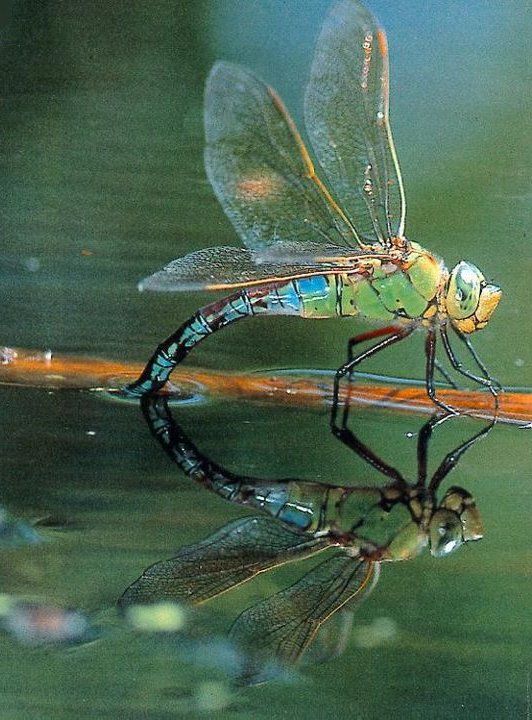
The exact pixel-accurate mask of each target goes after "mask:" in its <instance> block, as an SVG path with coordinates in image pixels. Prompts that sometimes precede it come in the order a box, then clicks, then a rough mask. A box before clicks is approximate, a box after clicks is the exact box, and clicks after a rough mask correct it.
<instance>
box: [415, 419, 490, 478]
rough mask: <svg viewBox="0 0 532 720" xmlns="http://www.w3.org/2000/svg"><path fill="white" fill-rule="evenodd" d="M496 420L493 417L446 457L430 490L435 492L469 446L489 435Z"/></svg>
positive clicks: (435, 474) (435, 475) (434, 476)
mask: <svg viewBox="0 0 532 720" xmlns="http://www.w3.org/2000/svg"><path fill="white" fill-rule="evenodd" d="M447 417H449V416H447ZM496 421H497V419H496V418H495V417H494V418H492V420H491V421H490V422H489V423H488V424H487V425H486V426H485V427H483V428H482V430H480V431H479V432H477V433H475V435H473V437H470V438H469V440H466V441H465V442H464V443H462V444H461V445H459V446H458V447H457V448H455V449H454V450H452V451H451V452H450V453H448V454H447V455H446V456H445V457H444V459H443V460H442V462H441V463H440V465H439V467H438V469H437V470H436V472H435V473H434V475H433V476H432V478H431V481H430V483H429V490H431V491H433V492H435V491H436V490H437V489H438V487H439V486H440V484H441V482H442V480H444V479H445V478H446V477H447V475H448V474H449V473H450V472H451V470H453V468H455V467H456V465H457V464H458V461H459V460H460V458H461V457H462V455H463V454H464V453H465V452H466V450H469V448H470V447H472V446H473V445H474V444H475V443H476V442H478V440H480V439H481V438H483V437H484V436H485V435H487V434H488V433H489V432H490V431H491V429H492V428H493V426H494V425H495V423H496Z"/></svg>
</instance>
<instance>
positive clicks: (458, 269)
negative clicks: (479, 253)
mask: <svg viewBox="0 0 532 720" xmlns="http://www.w3.org/2000/svg"><path fill="white" fill-rule="evenodd" d="M501 294H502V293H501V289H500V288H499V287H497V285H490V284H489V283H487V282H486V279H485V278H484V275H483V274H482V273H481V272H480V270H479V269H478V268H477V267H475V265H472V264H471V263H468V262H465V261H464V260H462V262H459V263H458V265H456V266H455V267H454V268H453V269H452V271H451V274H450V276H449V280H448V282H447V287H446V294H445V304H446V307H447V314H448V315H449V317H450V319H451V322H452V323H453V325H454V326H455V327H456V328H457V329H458V330H460V331H461V332H463V333H472V332H475V330H481V329H482V328H483V327H485V326H486V324H487V322H488V320H489V319H490V317H491V315H492V313H493V311H494V310H495V308H496V307H497V305H498V304H499V300H500V299H501Z"/></svg>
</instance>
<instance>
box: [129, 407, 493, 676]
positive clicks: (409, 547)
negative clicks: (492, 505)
mask: <svg viewBox="0 0 532 720" xmlns="http://www.w3.org/2000/svg"><path fill="white" fill-rule="evenodd" d="M141 405H142V409H143V413H144V416H145V418H146V421H147V423H148V426H149V428H150V430H151V432H152V434H153V436H154V437H155V438H156V440H157V441H158V443H159V444H160V445H161V447H162V448H163V450H164V451H165V452H166V453H167V454H168V456H169V457H170V459H171V460H172V461H173V462H174V463H176V464H177V465H178V466H179V468H181V470H182V471H183V472H184V474H185V475H186V476H187V477H189V478H190V479H191V480H193V481H194V482H196V483H198V484H199V485H200V486H201V487H202V488H204V489H206V490H208V491H211V492H214V493H215V494H217V495H218V496H220V497H222V498H223V499H225V500H227V501H229V502H231V503H235V504H237V505H240V506H243V507H245V508H250V509H252V510H255V511H259V512H260V513H261V515H260V516H251V517H244V518H240V519H238V520H235V521H233V522H231V523H229V524H228V525H225V526H224V527H223V528H221V529H220V530H218V531H217V532H215V533H214V534H213V535H211V536H210V537H208V538H206V539H205V540H203V541H201V542H199V543H197V544H195V545H191V546H188V547H184V548H182V549H181V550H180V551H179V552H178V554H177V555H176V556H175V557H173V558H171V559H168V560H164V561H162V562H157V563H155V564H154V565H152V566H151V567H149V568H147V569H146V570H145V571H144V572H143V573H142V575H141V576H140V577H139V578H138V579H137V580H136V581H135V582H134V583H132V584H131V585H130V586H129V587H128V588H127V590H126V591H125V592H124V594H123V595H122V597H121V598H120V600H119V605H120V607H121V608H122V609H125V608H127V607H129V606H130V605H136V604H143V603H152V602H158V601H176V602H183V603H191V604H199V603H203V602H205V601H207V600H209V599H211V598H213V597H215V596H217V595H220V594H221V593H224V592H226V591H228V590H231V589H232V588H234V587H236V586H238V585H241V584H242V583H244V582H246V581H248V580H250V579H251V578H253V577H255V576H257V575H258V574H260V573H263V572H266V571H268V570H271V569H273V568H275V567H278V566H281V565H284V564H286V563H291V562H294V561H298V560H302V559H304V558H308V557H312V556H316V555H320V554H321V553H323V552H325V551H330V550H331V549H332V550H333V552H332V554H330V553H329V554H328V555H329V556H328V557H327V558H326V559H324V560H322V561H321V562H320V563H319V564H318V565H316V566H315V567H314V568H313V569H311V570H310V571H308V572H307V573H306V574H305V575H304V576H303V577H302V578H301V579H300V580H298V581H297V582H296V583H295V584H293V585H292V586H290V587H289V588H286V589H284V590H281V591H280V592H278V593H276V594H274V595H272V596H271V597H269V598H267V599H266V600H264V601H262V602H259V603H258V604H257V605H255V606H253V607H251V608H249V609H247V610H245V611H244V612H243V613H242V614H241V615H240V616H239V617H238V619H237V620H236V621H235V623H234V624H233V626H232V628H231V630H230V638H231V639H232V641H233V642H234V643H235V645H236V646H238V647H241V648H242V649H243V650H244V651H246V652H247V653H249V654H250V655H252V656H253V657H254V658H255V659H256V662H257V663H258V664H259V665H260V664H263V663H264V662H266V661H268V660H270V659H272V658H275V659H277V660H278V661H279V662H280V663H282V664H285V665H290V664H293V663H296V662H298V661H299V660H300V658H301V657H302V656H303V655H304V654H305V655H306V654H307V652H308V651H309V649H311V645H312V644H313V642H314V641H315V639H316V638H317V637H318V639H319V637H320V636H323V634H324V631H325V630H326V629H327V627H328V626H329V627H330V625H329V623H331V620H333V621H334V616H335V615H336V614H337V613H339V611H342V610H344V611H345V609H346V608H350V609H354V606H356V605H357V604H358V603H360V601H361V600H362V599H363V598H365V597H367V595H368V594H369V593H370V591H371V590H372V589H373V587H374V586H375V583H376V582H377V580H378V577H379V572H380V567H381V564H382V563H385V562H396V561H401V560H408V559H411V558H414V557H415V556H417V555H418V554H419V553H420V552H421V551H422V550H423V549H424V548H426V547H427V546H429V547H430V552H431V553H432V555H433V556H435V557H444V556H447V555H449V554H450V553H451V552H453V551H455V550H456V549H457V548H458V547H460V546H461V545H462V544H463V543H466V542H469V541H474V540H479V539H480V538H481V537H482V535H483V527H482V520H481V517H480V513H479V511H478V508H477V506H476V503H475V500H474V499H473V497H472V496H471V494H470V493H469V492H468V491H466V490H464V489H462V488H460V487H457V486H453V487H451V488H449V489H448V490H447V491H446V492H445V494H444V495H443V497H442V498H441V500H440V501H439V502H438V500H437V492H438V489H439V487H440V485H441V483H442V481H443V480H444V479H445V478H446V477H447V476H448V474H449V473H450V472H451V470H453V469H454V468H455V467H456V465H457V463H458V462H459V460H460V458H461V457H462V456H463V454H464V452H465V451H466V450H467V449H468V448H470V447H472V446H473V444H474V443H476V442H477V440H478V439H480V438H481V437H482V436H484V435H486V434H487V432H489V430H490V429H491V427H492V425H493V422H492V423H490V424H489V425H487V426H486V427H484V428H482V430H481V431H480V432H478V433H477V434H476V435H474V436H473V437H472V438H469V439H468V440H467V441H466V442H464V443H463V444H462V445H461V446H459V447H458V448H456V449H455V450H453V451H452V452H450V453H448V454H447V455H446V456H445V458H444V459H443V460H442V462H441V463H440V465H439V466H438V468H437V469H436V470H435V472H434V474H433V475H432V477H431V478H430V479H428V473H427V464H428V447H429V441H430V438H431V436H432V433H433V430H434V428H435V427H436V426H437V425H438V424H441V423H442V422H444V421H446V420H447V419H449V418H450V417H452V416H451V415H450V414H448V415H446V416H445V417H444V418H443V419H442V418H441V417H440V416H434V417H433V418H432V419H430V420H429V421H428V422H427V423H426V424H425V425H424V426H423V428H422V430H421V431H420V433H419V437H418V448H417V454H418V474H417V480H416V481H415V482H414V483H409V482H408V481H407V480H406V479H405V478H404V476H403V475H402V474H401V473H400V472H399V471H398V470H397V469H396V468H394V467H392V466H390V465H388V464H387V463H386V462H385V461H384V460H382V459H381V458H380V457H379V456H378V455H376V454H375V453H374V452H373V451H372V450H371V448H369V447H368V446H367V445H365V444H364V443H363V442H362V441H361V440H360V439H359V438H358V437H357V436H356V435H355V434H354V433H353V432H352V431H351V430H350V429H349V428H348V427H347V426H345V425H342V426H341V427H336V428H335V435H336V436H337V437H338V439H339V440H340V441H342V442H343V443H344V444H346V445H347V446H348V447H349V448H350V449H352V450H353V451H354V452H356V453H357V454H358V455H359V456H360V457H362V458H363V460H365V461H366V462H367V463H369V464H370V465H371V466H373V467H374V468H375V469H377V470H378V471H379V473H381V474H382V475H383V476H384V477H385V479H386V480H385V483H384V484H383V485H382V486H380V487H375V486H373V487H372V486H364V485H362V484H359V485H349V486H340V485H334V484H326V483H322V482H310V481H302V480H295V479H286V480H263V479H258V478H254V477H248V476H244V475H239V474H237V473H234V472H231V471H229V470H227V469H225V468H223V467H222V466H221V465H219V464H218V463H216V462H214V461H213V460H211V459H210V458H208V457H207V456H205V455H204V454H203V453H202V452H201V451H200V450H199V449H198V448H197V447H196V445H195V444H194V443H193V442H192V441H191V440H190V439H189V438H188V437H187V435H186V434H185V432H184V431H183V429H182V428H181V427H180V425H179V424H178V423H177V422H176V421H175V420H174V418H173V417H172V414H171V411H170V409H169V406H168V401H167V398H165V397H164V396H151V397H150V396H147V397H145V398H143V399H142V401H141ZM334 550H336V551H335V552H334ZM338 617H339V616H338ZM326 623H327V625H326ZM332 625H333V627H335V626H334V622H333V623H332ZM333 634H334V633H333ZM329 635H330V633H329ZM325 637H327V635H325ZM337 646H338V645H337V644H336V645H335V643H334V642H331V641H329V642H328V648H329V649H328V652H330V654H331V655H335V654H337V653H336V648H337ZM325 647H326V648H327V644H326V645H325ZM252 667H253V665H252Z"/></svg>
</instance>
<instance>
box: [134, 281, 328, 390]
mask: <svg viewBox="0 0 532 720" xmlns="http://www.w3.org/2000/svg"><path fill="white" fill-rule="evenodd" d="M337 306H338V303H337V299H336V289H335V280H334V277H332V278H329V277H328V276H326V275H315V276H312V277H307V278H298V279H293V280H289V281H288V282H286V283H282V284H281V283H279V284H275V285H274V284H272V285H263V286H257V287H250V288H244V289H242V290H240V291H239V292H237V293H234V294H233V295H229V296H228V297H226V298H223V299H222V300H219V301H217V302H214V303H211V304H210V305H206V306H205V307H204V308H202V309H201V310H198V312H197V313H196V314H195V315H193V316H192V317H191V318H190V319H189V320H187V322H185V323H183V325H181V327H179V328H178V329H177V330H176V332H175V333H173V334H172V335H170V337H168V338H167V339H166V340H165V341H164V342H162V343H161V344H160V345H159V347H158V348H157V350H156V351H155V352H154V354H153V355H152V357H151V359H150V360H149V362H148V363H147V365H146V367H145V368H144V370H143V372H142V374H141V375H140V377H139V378H138V380H136V381H135V382H133V383H131V384H130V385H128V386H126V387H125V388H124V393H125V394H126V395H127V396H129V397H141V396H143V395H147V394H150V393H154V392H157V391H158V390H159V389H160V388H162V387H163V385H164V384H165V383H166V381H167V380H168V378H169V376H170V374H171V372H172V370H173V369H174V368H175V367H176V365H178V364H179V363H180V362H182V360H184V358H185V357H186V356H187V355H188V353H189V352H190V350H191V349H192V348H193V347H195V346H196V345H197V344H198V343H200V342H201V341H202V340H204V339H205V338H206V337H208V336H209V335H211V334H212V333H214V332H216V331H217V330H219V329H220V328H222V327H225V326H226V325H229V324H230V323H233V322H235V321H236V320H241V319H242V318H246V317H251V316H253V315H261V314H265V315H299V316H301V317H332V316H334V314H335V313H336V312H337Z"/></svg>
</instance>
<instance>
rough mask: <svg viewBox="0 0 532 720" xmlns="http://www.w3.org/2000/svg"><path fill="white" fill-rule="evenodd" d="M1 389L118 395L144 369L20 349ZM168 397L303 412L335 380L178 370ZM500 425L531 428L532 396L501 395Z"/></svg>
mask: <svg viewBox="0 0 532 720" xmlns="http://www.w3.org/2000/svg"><path fill="white" fill-rule="evenodd" d="M0 357H1V358H2V364H0V383H3V384H10V385H28V386H33V387H40V388H49V389H58V388H77V389H100V390H118V389H120V388H121V387H122V386H123V385H125V384H127V383H128V382H131V381H132V380H134V379H135V378H136V377H137V375H138V374H139V373H140V371H141V369H142V367H141V366H140V365H135V364H130V363H120V362H114V361H109V360H101V359H99V358H90V357H76V356H70V355H50V354H49V353H43V352H39V351H33V350H25V349H20V348H4V349H3V351H1V350H0ZM168 392H170V393H176V394H180V395H181V394H183V393H190V392H194V393H199V394H201V395H206V396H209V395H210V396H218V397H220V396H222V397H232V398H238V399H244V398H245V399H247V400H254V401H260V402H272V403H276V404H282V405H295V406H298V407H323V406H324V405H327V404H329V405H330V403H331V402H332V377H331V378H327V377H320V378H318V379H316V378H312V377H310V378H309V377H302V376H299V377H297V376H296V375H292V376H290V375H286V374H284V373H283V374H282V375H275V372H271V373H267V372H261V373H222V372H215V371H210V370H200V369H189V368H178V369H177V370H176V371H175V372H174V373H173V375H172V382H171V383H170V384H169V388H168ZM348 393H349V396H350V401H351V404H352V405H353V406H365V407H373V408H393V409H394V410H398V411H402V412H414V413H424V414H430V413H432V412H434V405H433V404H432V403H431V401H430V400H429V398H428V397H427V396H426V393H425V389H424V388H423V387H420V386H408V385H394V384H393V382H392V381H390V384H385V383H382V384H377V383H367V382H354V383H352V384H351V385H350V386H347V384H346V387H344V388H343V390H342V393H341V398H340V400H344V399H345V398H346V397H347V394H348ZM438 394H439V396H440V397H441V399H442V400H444V401H445V402H446V403H448V404H450V405H453V406H455V407H457V408H459V409H460V410H461V411H462V412H464V413H467V414H470V415H473V416H475V417H480V418H491V417H493V397H492V396H491V395H490V394H488V393H486V392H478V391H474V390H451V389H446V388H442V389H441V390H439V391H438ZM498 419H499V421H501V422H506V423H515V424H520V425H522V424H527V423H530V422H532V393H529V392H504V393H502V394H501V395H500V407H499V414H498Z"/></svg>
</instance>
